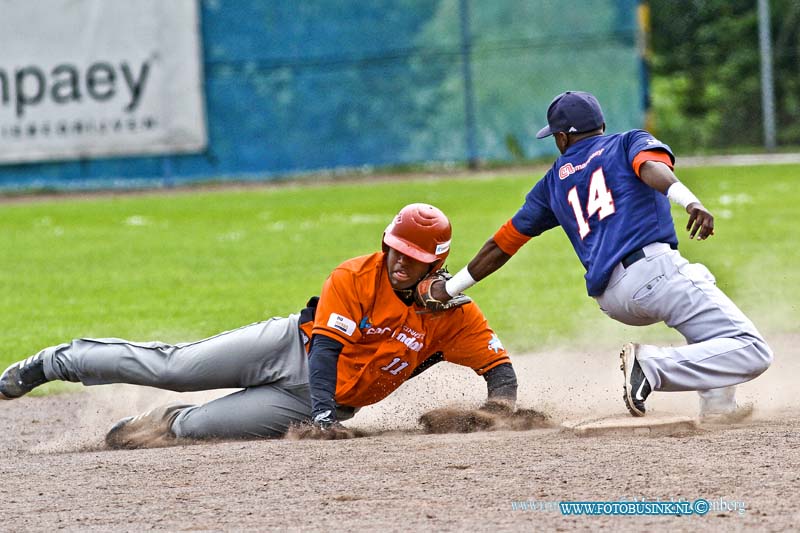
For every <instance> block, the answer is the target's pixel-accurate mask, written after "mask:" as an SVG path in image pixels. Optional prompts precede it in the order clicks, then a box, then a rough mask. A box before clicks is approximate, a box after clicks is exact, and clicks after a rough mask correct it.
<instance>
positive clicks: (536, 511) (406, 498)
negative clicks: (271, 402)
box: [0, 334, 800, 532]
mask: <svg viewBox="0 0 800 533" xmlns="http://www.w3.org/2000/svg"><path fill="white" fill-rule="evenodd" d="M770 340H771V342H772V345H773V347H774V348H775V349H776V362H775V364H774V365H773V368H771V369H770V370H769V371H768V372H767V373H766V374H764V375H763V376H761V377H760V378H759V379H757V380H755V381H754V382H751V383H748V384H745V385H743V386H741V387H740V393H739V397H740V401H752V402H754V403H755V406H756V411H755V414H754V416H753V418H752V419H751V420H750V421H748V422H746V423H740V424H736V425H729V426H701V427H700V428H699V429H696V430H689V431H683V432H680V433H676V434H670V435H666V436H664V435H604V436H593V437H581V436H577V435H574V434H571V433H569V432H567V431H562V430H561V429H559V428H558V427H556V428H549V429H534V430H528V431H493V432H479V433H470V434H445V435H424V434H422V433H421V430H420V429H419V426H418V424H417V422H416V421H417V418H418V417H419V415H420V414H422V413H423V412H425V411H427V410H429V409H431V408H434V407H439V406H441V405H448V404H465V405H475V404H477V403H478V402H480V400H481V399H482V397H483V395H484V394H485V387H484V385H483V383H482V380H481V379H480V378H478V377H476V376H475V375H474V374H472V373H471V372H469V371H463V370H462V369H460V368H457V367H454V366H446V365H438V366H440V367H441V368H434V369H433V370H431V371H430V372H428V373H426V374H423V375H422V376H420V377H419V378H417V379H415V380H412V381H411V382H409V383H407V384H406V385H404V386H403V387H401V389H400V390H398V391H397V392H396V393H395V394H394V395H392V396H391V397H390V398H389V399H387V401H385V402H384V403H383V404H379V405H378V406H374V407H371V408H367V409H364V410H363V411H362V412H361V413H359V414H358V415H357V417H356V418H355V419H354V420H353V421H351V422H350V423H349V424H352V425H353V426H355V427H358V428H359V429H363V430H364V431H367V432H369V433H371V434H372V436H369V437H365V438H358V439H352V440H346V441H327V442H320V441H286V440H281V441H250V442H219V443H207V444H195V445H185V446H176V447H170V448H160V449H146V450H133V451H111V450H106V449H104V447H103V445H102V438H103V435H104V433H105V431H106V430H107V429H108V428H109V427H110V426H111V425H112V424H113V422H114V421H116V420H117V419H118V418H120V417H121V416H125V415H129V414H134V413H137V412H140V411H141V410H143V409H146V408H149V407H152V406H154V405H158V404H160V403H163V402H165V401H167V400H172V399H175V398H176V397H180V398H181V400H187V399H188V400H189V401H200V400H203V399H206V398H208V397H210V395H209V394H191V395H187V394H184V395H175V394H171V393H164V392H162V391H155V390H153V389H147V388H141V387H130V386H104V387H95V388H89V389H86V391H84V392H78V393H74V394H63V395H57V396H49V397H33V398H31V397H26V398H22V399H20V400H16V401H13V402H2V403H0V424H1V425H0V427H2V429H3V431H2V433H0V443H1V444H2V446H1V447H0V449H1V450H2V451H1V452H0V465H2V475H3V478H2V483H0V496H1V497H2V502H3V506H2V516H3V523H2V526H0V530H7V531H51V530H55V529H65V530H74V531H87V530H88V531H91V530H97V531H109V530H113V531H141V530H145V529H163V530H173V531H174V530H191V531H198V530H202V531H205V530H237V531H241V530H252V531H256V530H258V531H263V530H296V531H297V530H317V531H321V530H332V531H352V530H366V529H368V528H369V529H376V530H386V531H409V530H423V529H425V530H438V531H460V530H472V531H489V530H491V531H495V532H496V531H530V530H534V529H536V530H574V529H578V530H590V529H591V530H596V529H605V530H611V529H614V530H643V529H649V528H658V529H666V528H669V529H674V530H684V531H688V530H712V529H714V530H716V529H722V528H724V529H726V530H743V529H753V528H757V529H759V530H764V531H783V530H788V529H792V528H794V527H796V524H798V523H800V495H798V491H797V487H798V486H800V422H798V418H799V417H798V415H800V402H798V401H797V400H795V398H796V392H795V391H796V388H797V385H796V383H797V376H798V375H800V361H798V358H797V357H796V355H797V349H796V346H797V345H798V343H800V335H795V334H793V335H785V336H783V337H781V338H779V339H774V338H771V339H770ZM776 341H777V342H776ZM607 348H608V347H603V349H602V350H600V349H598V350H597V353H589V352H587V351H576V352H564V353H557V354H554V353H548V354H530V355H526V356H517V357H515V359H514V361H515V365H516V366H517V369H518V374H519V377H520V382H521V383H520V384H521V387H520V393H521V394H520V404H521V405H523V406H526V407H536V408H539V409H544V410H545V411H547V412H548V413H549V414H550V415H551V416H552V417H553V418H554V419H555V420H561V421H563V420H570V419H575V418H576V417H588V416H597V415H607V414H615V413H616V414H619V413H622V412H624V408H623V406H622V403H621V401H620V400H619V392H620V391H619V390H618V389H620V388H621V383H620V379H619V376H618V374H619V371H618V370H617V369H616V368H615V366H614V363H615V359H616V353H613V351H609V350H607ZM606 352H608V353H606ZM569 367H572V368H575V369H576V371H575V372H572V373H570V372H567V371H565V368H569ZM218 394H220V393H219V392H215V393H214V395H218ZM696 401H697V400H696V396H695V395H694V394H693V393H672V394H667V393H662V394H658V393H657V394H656V395H655V396H654V397H653V398H652V399H651V400H650V401H649V402H648V408H649V409H651V411H652V412H653V413H675V414H678V415H687V414H688V415H692V416H693V415H694V414H695V410H696ZM698 498H704V499H706V500H708V502H709V503H710V505H711V511H709V512H708V514H706V515H705V516H679V517H677V516H564V515H562V513H561V512H560V511H558V510H557V504H556V503H553V502H561V501H619V500H621V499H624V500H628V501H631V500H633V499H639V500H642V499H646V500H648V501H653V500H656V499H660V500H670V499H674V500H680V499H683V500H689V501H693V500H696V499H698ZM554 506H555V507H554Z"/></svg>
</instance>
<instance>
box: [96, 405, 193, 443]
mask: <svg viewBox="0 0 800 533" xmlns="http://www.w3.org/2000/svg"><path fill="white" fill-rule="evenodd" d="M187 407H191V406H190V405H188V404H172V405H165V406H163V407H156V408H155V409H152V410H150V411H147V412H146V413H142V414H140V415H139V416H129V417H128V418H123V419H122V420H120V421H119V422H117V423H116V424H114V426H113V427H112V428H111V429H110V430H109V432H108V433H107V434H106V445H107V446H108V447H109V448H114V449H129V450H132V449H135V448H159V447H162V446H170V445H172V444H176V442H175V441H176V440H177V437H176V436H175V433H173V432H172V423H173V422H174V421H175V418H176V417H177V416H178V414H179V413H180V411H181V409H185V408H187Z"/></svg>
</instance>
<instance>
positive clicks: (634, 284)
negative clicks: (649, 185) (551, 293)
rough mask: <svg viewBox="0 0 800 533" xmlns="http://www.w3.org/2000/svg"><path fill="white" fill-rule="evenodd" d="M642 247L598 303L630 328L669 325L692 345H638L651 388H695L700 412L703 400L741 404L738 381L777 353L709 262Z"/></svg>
mask: <svg viewBox="0 0 800 533" xmlns="http://www.w3.org/2000/svg"><path fill="white" fill-rule="evenodd" d="M644 251H645V258H644V259H640V260H639V261H637V262H635V263H633V264H632V265H630V266H629V267H628V268H627V269H626V268H624V267H623V266H622V265H621V264H620V265H617V267H616V268H615V269H614V271H613V273H612V275H611V279H610V281H609V284H608V286H607V287H606V290H605V292H604V293H603V294H602V295H601V296H599V297H597V301H598V303H599V304H600V308H601V309H602V310H603V312H605V313H606V314H607V315H609V316H610V317H611V318H613V319H615V320H618V321H619V322H622V323H624V324H629V325H632V326H644V325H648V324H653V323H656V322H664V323H666V324H667V325H668V326H669V327H671V328H675V329H677V330H678V331H679V332H680V333H681V334H682V335H683V336H684V337H685V338H686V342H687V343H688V344H687V345H686V346H679V347H674V348H673V347H659V346H652V345H640V346H639V349H638V350H637V352H636V358H637V359H638V361H639V364H640V365H641V367H642V371H643V372H644V374H645V376H647V380H648V381H649V382H650V386H651V387H652V389H653V390H661V391H687V390H696V391H698V392H699V393H700V396H701V411H702V408H703V403H704V401H705V402H706V403H714V402H723V403H725V402H727V403H729V404H730V403H731V402H733V403H735V400H734V393H733V388H732V386H734V385H736V384H738V383H743V382H745V381H749V380H751V379H753V378H755V377H756V376H758V375H759V374H761V373H762V372H764V371H765V370H766V369H767V368H768V367H769V365H770V363H771V362H772V351H771V350H770V348H769V346H767V343H766V341H765V340H764V338H763V337H762V336H761V334H760V333H759V332H758V330H757V329H756V328H755V326H754V325H753V323H752V322H751V321H750V320H749V319H748V318H747V317H746V316H745V315H744V313H742V312H741V311H740V310H739V308H738V307H736V305H735V304H734V303H733V302H732V301H731V300H730V298H728V297H727V296H726V295H725V294H724V293H723V292H722V291H721V290H720V289H719V288H718V287H717V285H716V280H715V279H714V276H713V275H712V274H711V272H709V270H708V269H707V268H706V267H705V266H703V265H701V264H699V263H689V261H687V260H686V259H685V258H683V257H682V256H681V255H680V253H678V251H677V250H672V249H670V247H669V246H668V245H667V244H662V243H655V244H651V245H649V246H646V247H645V248H644ZM725 387H728V388H729V389H723V388H725ZM710 389H711V390H710ZM723 409H724V407H723ZM709 410H714V406H710V407H709Z"/></svg>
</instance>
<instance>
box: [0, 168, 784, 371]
mask: <svg viewBox="0 0 800 533" xmlns="http://www.w3.org/2000/svg"><path fill="white" fill-rule="evenodd" d="M680 176H681V177H682V179H683V180H684V181H685V182H686V183H687V184H688V185H689V186H690V187H691V188H692V189H693V191H694V192H695V193H696V194H697V195H698V196H699V197H700V198H701V199H703V200H704V202H705V204H706V205H707V206H708V207H709V208H710V209H711V210H712V212H714V213H715V214H716V216H717V234H716V236H715V237H713V238H712V239H710V240H709V241H706V242H696V241H690V240H689V239H688V237H685V231H684V226H685V222H686V216H685V214H684V213H682V212H681V211H680V210H679V209H678V208H676V209H675V210H674V211H673V214H674V215H675V218H676V226H677V228H678V231H679V238H680V239H681V250H682V252H683V253H684V255H685V256H686V257H687V258H689V259H690V260H695V261H701V262H703V263H705V264H706V265H707V266H708V267H709V268H710V269H711V271H712V272H713V273H714V274H715V275H716V276H717V280H718V284H719V285H720V287H722V288H723V289H724V290H725V291H726V292H727V293H728V294H729V295H730V296H731V297H732V298H733V299H734V300H735V301H736V302H737V303H738V304H739V305H740V307H741V308H742V309H743V310H745V312H746V313H748V314H749V315H750V316H751V318H753V319H754V321H755V322H756V324H757V325H758V326H759V328H760V329H761V330H762V331H764V332H765V333H766V334H767V335H769V334H770V333H780V332H784V331H794V330H796V329H797V327H798V326H797V325H798V319H800V312H799V311H798V304H797V302H798V300H800V269H798V267H797V265H798V264H800V256H799V253H798V236H797V233H796V232H797V231H798V229H799V228H800V225H798V222H799V220H798V218H800V217H798V213H799V212H800V210H798V205H800V192H798V191H799V190H800V186H798V185H799V184H800V166H798V165H786V166H764V167H731V168H723V167H716V168H691V169H685V170H683V171H681V172H680ZM539 177H540V175H539V174H536V175H518V174H517V175H513V174H509V175H498V176H489V177H486V176H476V177H458V178H443V179H422V178H416V179H414V178H410V179H408V180H404V181H376V182H369V181H363V182H358V183H339V184H329V185H319V186H309V185H294V186H283V187H264V188H245V189H240V190H231V189H229V190H217V191H208V190H205V191H203V190H198V191H190V192H185V191H184V192H172V193H169V192H167V193H158V192H154V193H147V194H142V195H119V196H95V197H89V198H69V197H65V198H57V199H42V198H40V199H36V198H33V199H31V200H30V201H26V200H23V201H14V202H6V203H2V204H0V227H2V236H1V237H0V239H1V240H0V242H2V246H1V247H0V248H1V249H2V254H0V286H1V287H2V293H1V294H2V296H0V297H2V303H3V305H2V310H1V311H0V365H2V367H3V368H5V366H6V365H7V364H9V363H11V362H12V361H15V360H18V359H20V358H22V357H24V356H27V355H30V354H32V353H35V352H36V351H38V350H39V349H40V348H42V347H45V346H48V345H52V344H57V343H61V342H65V341H68V340H70V339H71V338H74V337H121V338H127V339H131V340H140V341H143V340H162V341H167V342H180V341H188V340H194V339H198V338H202V337H205V336H209V335H212V334H214V333H217V332H219V331H223V330H226V329H232V328H235V327H238V326H240V325H244V324H248V323H251V322H255V321H258V320H261V319H264V318H266V317H270V316H275V315H286V314H288V313H291V312H294V311H296V310H297V309H299V308H300V307H302V306H303V304H304V303H305V301H306V299H307V298H308V297H309V296H311V295H313V294H317V293H318V292H319V289H320V287H321V285H322V282H323V281H324V279H325V277H326V276H327V274H328V273H329V271H330V270H331V269H332V268H333V267H335V266H336V265H337V264H338V263H340V262H341V261H343V260H345V259H347V258H349V257H353V256H356V255H361V254H367V253H371V252H372V251H375V250H377V249H378V247H379V246H380V238H381V234H382V232H383V229H384V228H385V226H386V224H387V223H388V221H389V220H390V219H391V217H392V216H393V215H394V214H395V213H396V212H397V210H398V209H399V208H400V207H402V206H403V205H405V204H407V203H411V202H416V201H424V202H429V203H432V204H434V205H437V206H438V207H440V208H442V209H443V210H444V211H445V212H446V213H447V214H448V215H449V216H450V218H451V220H452V222H453V226H454V240H453V249H452V252H451V255H450V258H449V260H448V264H449V265H450V269H451V271H455V270H457V269H459V268H460V267H462V266H463V265H464V264H465V262H466V261H468V260H469V259H470V258H471V257H472V255H473V254H474V253H475V252H476V251H477V249H478V248H479V247H480V246H481V245H482V244H483V242H484V241H485V240H486V239H487V238H488V237H489V236H491V235H492V233H493V232H494V231H495V230H496V228H497V227H498V226H499V225H500V224H502V223H503V222H504V221H505V220H507V219H508V218H509V217H510V216H511V215H512V214H513V213H514V212H515V211H516V209H517V208H518V207H519V205H520V204H521V203H522V201H523V198H524V195H525V193H527V191H528V190H529V189H530V187H531V186H532V185H533V184H534V182H535V181H536V180H537V179H538V178H539ZM469 293H470V295H471V296H473V297H474V298H475V299H476V300H477V301H478V303H479V304H480V306H481V307H482V308H483V310H484V311H485V313H486V315H487V316H488V318H489V320H490V323H491V324H492V326H493V327H494V329H495V330H496V331H497V332H498V333H499V334H500V336H501V339H503V340H504V342H505V344H506V346H507V347H508V348H511V349H512V351H513V352H515V353H522V352H530V351H542V350H547V349H553V348H556V347H558V346H560V345H564V344H569V345H574V344H580V343H587V342H588V343H590V342H599V341H600V340H601V339H602V340H604V341H606V340H610V339H616V340H618V341H619V343H622V342H625V341H627V340H630V338H632V337H633V335H635V336H636V337H635V338H642V337H643V336H644V337H652V338H659V339H679V338H678V337H676V336H674V335H675V334H674V333H672V332H669V331H668V330H667V328H666V327H664V326H652V327H650V328H639V330H638V331H635V332H634V328H626V327H625V326H622V325H619V324H616V323H614V322H613V321H611V320H609V319H607V318H605V317H604V315H602V313H601V312H600V311H599V310H598V308H597V305H596V304H595V302H594V300H592V299H591V298H589V297H587V296H586V293H585V289H584V285H583V271H582V267H581V265H580V263H579V262H578V260H577V258H576V256H575V255H574V252H573V251H572V249H571V247H570V246H569V243H568V241H567V239H566V237H565V236H564V235H563V232H561V230H553V231H550V232H548V233H546V234H545V235H543V236H541V237H539V238H537V239H534V240H532V241H531V242H530V243H529V244H528V245H526V246H525V247H524V248H523V249H522V250H521V251H520V252H519V253H518V254H517V256H515V257H514V258H513V259H512V260H511V262H509V264H507V265H506V266H505V267H504V268H503V269H501V270H500V271H498V272H497V273H496V274H494V275H493V276H492V277H490V278H488V279H487V280H485V281H484V282H482V283H480V284H479V285H477V286H476V287H474V288H473V289H471V290H470V291H469Z"/></svg>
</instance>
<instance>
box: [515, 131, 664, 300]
mask: <svg viewBox="0 0 800 533" xmlns="http://www.w3.org/2000/svg"><path fill="white" fill-rule="evenodd" d="M654 149H655V150H663V151H665V152H667V153H668V154H669V156H670V158H672V159H673V161H674V156H673V154H672V151H671V150H670V148H669V146H667V145H666V144H664V143H662V142H661V141H659V140H657V139H656V138H654V137H653V136H652V135H651V134H650V133H648V132H646V131H644V130H632V131H628V132H626V133H619V134H615V135H598V136H595V137H588V138H586V139H583V140H580V141H578V142H577V143H575V144H574V145H572V146H570V147H569V148H568V149H567V152H566V153H565V154H563V155H562V156H560V157H559V158H558V159H557V160H556V162H555V163H554V164H553V167H552V168H551V169H550V170H549V171H548V172H547V174H545V176H544V178H542V179H541V180H539V182H537V183H536V185H535V186H534V187H533V189H531V191H530V192H529V193H528V195H527V196H526V197H525V204H524V205H523V206H522V207H521V208H520V210H519V211H518V212H517V214H516V215H514V217H513V218H512V219H511V223H512V224H513V225H514V227H515V228H516V229H517V231H519V232H520V233H522V234H523V235H528V236H530V237H535V236H537V235H539V234H540V233H542V232H543V231H546V230H548V229H550V228H554V227H556V226H561V227H562V228H564V231H565V232H566V233H567V236H568V237H569V240H570V242H572V246H573V247H574V248H575V253H577V254H578V257H579V258H580V260H581V263H583V266H584V268H586V276H585V278H586V289H587V291H588V292H589V295H590V296H599V295H600V294H602V293H603V291H604V290H605V288H606V285H607V284H608V279H609V277H610V276H611V271H612V270H614V267H615V266H616V265H617V264H618V263H619V262H620V261H621V260H622V258H623V257H625V256H626V255H628V254H629V253H631V252H633V251H635V250H638V249H639V248H642V247H644V246H646V245H648V244H651V243H654V242H664V243H668V244H670V245H671V246H672V247H673V248H677V247H678V237H677V235H676V234H675V228H674V226H673V222H672V215H671V214H670V204H669V200H668V199H667V197H666V196H665V195H664V194H661V193H660V192H658V191H657V190H655V189H653V188H651V187H649V186H648V185H646V184H645V183H644V182H642V181H641V180H640V179H639V177H638V176H637V175H636V173H635V172H634V170H633V159H634V158H635V157H636V155H637V154H638V153H639V152H642V151H645V150H654Z"/></svg>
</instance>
